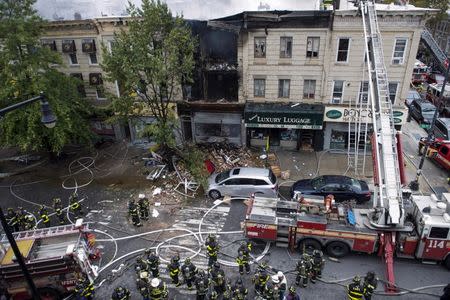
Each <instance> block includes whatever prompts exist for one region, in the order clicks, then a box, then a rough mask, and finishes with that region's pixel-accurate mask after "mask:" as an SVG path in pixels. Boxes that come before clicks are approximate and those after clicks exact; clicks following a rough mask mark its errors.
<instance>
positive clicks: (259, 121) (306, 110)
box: [244, 103, 324, 151]
mask: <svg viewBox="0 0 450 300" xmlns="http://www.w3.org/2000/svg"><path fill="white" fill-rule="evenodd" d="M323 111H324V106H323V105H320V104H303V103H302V104H300V103H285V104H282V103H247V104H246V105H245V109H244V123H245V127H246V130H247V131H246V134H247V144H248V145H250V146H254V147H262V146H265V145H266V144H267V142H269V146H271V147H281V148H283V149H291V150H298V149H301V150H315V151H321V150H322V147H323V137H322V134H321V133H322V125H323Z"/></svg>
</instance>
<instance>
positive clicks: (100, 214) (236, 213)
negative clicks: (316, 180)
mask: <svg viewBox="0 0 450 300" xmlns="http://www.w3.org/2000/svg"><path fill="white" fill-rule="evenodd" d="M420 130H422V129H421V128H420V127H418V125H417V124H415V123H414V121H413V122H411V123H408V124H406V125H405V126H404V137H405V138H404V139H403V141H404V142H403V144H404V152H405V155H408V158H409V159H410V161H409V160H408V161H407V174H408V176H409V178H408V179H409V180H412V179H413V178H414V176H413V174H414V173H415V168H414V164H418V159H419V158H418V157H417V153H416V152H417V148H416V147H417V146H416V141H417V140H418V138H420V135H421V133H422V131H423V130H422V131H420ZM424 133H425V132H424V131H423V134H424ZM409 137H412V138H409ZM408 138H409V139H408ZM128 151H129V149H128V148H127V149H125V148H121V149H119V150H117V152H116V153H114V154H113V155H110V156H111V158H112V160H109V161H108V162H104V163H103V164H100V163H99V162H98V161H97V163H96V164H95V168H91V169H90V170H91V171H90V172H88V171H86V170H85V172H84V174H83V173H82V172H80V173H77V172H79V171H80V170H72V171H71V172H67V169H64V168H67V167H68V162H67V163H65V164H63V165H58V166H54V165H53V166H52V168H54V169H55V170H52V172H50V170H49V171H48V172H45V171H43V170H42V169H40V170H39V171H36V172H32V173H30V174H22V175H20V176H15V177H11V178H6V179H3V180H2V181H1V182H0V196H1V197H2V202H3V205H4V206H5V207H7V206H14V207H16V206H20V205H22V206H24V207H25V208H26V209H28V210H30V211H35V210H36V209H37V208H36V205H37V204H41V203H43V204H45V205H49V206H50V205H51V198H52V197H55V196H59V197H61V198H62V199H63V202H64V201H67V199H68V196H69V194H70V192H71V190H70V189H63V188H62V185H61V184H62V182H65V183H66V185H70V181H66V178H67V173H77V177H76V179H72V184H73V181H74V180H76V181H77V183H78V185H83V183H86V185H85V186H83V187H82V188H80V189H79V190H78V193H79V194H80V196H81V197H83V198H86V200H85V201H84V202H83V206H84V208H85V211H86V212H89V214H88V215H87V216H86V218H85V220H86V221H89V222H93V223H92V227H94V228H97V229H98V230H100V231H103V232H105V233H108V234H111V235H112V236H113V237H115V238H118V237H127V236H131V235H135V234H139V233H145V232H149V231H154V230H157V229H163V228H169V229H172V230H179V231H173V232H170V233H169V234H158V233H152V234H148V235H145V236H141V237H134V238H130V239H126V240H123V241H118V242H117V245H118V252H117V255H116V258H117V257H121V256H124V255H128V254H130V253H132V252H133V251H136V250H139V249H145V248H149V247H155V246H157V245H160V246H161V248H159V250H160V251H161V252H160V253H161V258H162V259H163V260H168V259H169V258H170V257H171V256H172V255H173V254H174V252H175V251H177V252H179V254H180V256H181V257H182V258H185V257H187V256H191V255H193V254H194V253H196V252H199V253H200V254H201V255H197V256H195V257H194V258H193V262H194V263H195V264H196V265H197V266H198V267H199V268H202V269H206V267H207V260H206V258H205V257H204V254H205V250H204V249H200V248H199V242H198V241H197V240H196V238H195V237H193V236H184V237H181V238H175V239H171V240H170V241H169V242H168V243H167V242H164V241H166V240H168V239H170V238H172V237H175V236H177V235H180V234H186V232H187V230H189V231H192V232H195V233H197V232H198V230H199V224H200V222H202V224H203V225H202V227H201V230H202V231H214V232H219V233H221V232H230V231H240V230H241V222H242V221H243V220H244V216H245V211H246V206H245V205H244V204H243V201H242V200H235V201H232V202H231V203H230V204H221V205H219V206H218V207H216V208H214V209H212V210H211V211H210V212H209V213H208V214H207V215H206V216H205V213H206V212H208V211H209V209H210V208H211V207H212V206H213V202H212V201H211V200H209V199H206V198H205V197H204V196H199V197H198V198H197V199H193V200H189V201H186V202H185V203H183V204H182V205H177V206H174V207H171V206H170V205H169V204H167V205H166V204H164V199H158V200H159V201H160V202H162V205H161V206H152V210H156V211H157V212H158V216H156V217H152V218H151V219H150V220H149V221H144V226H143V227H140V228H135V227H133V226H132V225H131V224H130V223H129V221H128V220H127V210H126V203H127V201H128V200H129V199H136V198H137V195H138V193H140V192H143V191H144V192H145V193H146V194H148V193H150V192H149V186H148V182H146V181H145V180H141V179H140V177H139V176H141V175H138V174H130V173H127V172H125V171H123V170H122V169H121V168H122V167H121V165H122V164H124V163H125V164H126V163H128V164H129V165H131V167H133V166H135V165H136V162H135V161H133V160H131V159H130V157H133V156H137V155H142V153H137V154H136V153H133V154H131V153H129V152H128ZM130 151H131V150H130ZM80 155H81V154H80ZM98 157H101V155H99V156H98ZM279 158H280V162H281V167H282V169H283V170H285V169H287V168H290V169H291V175H292V176H291V179H290V180H289V181H284V182H285V183H283V184H282V185H281V187H280V193H281V196H282V197H284V198H288V197H289V194H288V192H289V187H290V185H291V184H292V181H293V180H296V179H300V178H308V177H313V176H316V175H318V174H319V175H323V174H343V173H346V174H349V175H355V176H356V175H358V174H354V173H352V172H354V170H351V169H348V168H347V165H346V163H347V159H348V158H347V156H346V155H345V154H332V153H313V152H307V153H303V152H290V153H280V154H279ZM294 160H295V161H294ZM138 161H139V160H138ZM84 164H85V165H86V164H87V162H84ZM295 166H297V167H295ZM367 168H368V169H367V170H366V172H364V173H363V174H361V172H360V173H359V174H360V175H358V176H359V177H360V178H364V179H365V180H368V181H369V182H371V174H370V171H371V169H370V163H368V165H367ZM59 169H62V170H59ZM58 170H59V172H58ZM53 172H54V173H55V174H53ZM91 173H92V174H91ZM141 177H142V176H141ZM424 178H426V179H427V181H428V182H429V183H430V185H431V187H430V186H429V185H428V184H427V181H424V183H423V184H421V192H423V193H429V192H430V191H432V190H437V189H439V188H443V189H447V185H446V184H445V181H444V178H446V177H444V173H443V172H442V170H441V169H439V167H438V166H436V165H434V164H433V163H431V162H429V161H426V162H425V168H424ZM368 205H369V204H368ZM204 216H205V217H204ZM196 236H197V237H198V236H199V235H198V234H197V235H196ZM205 236H206V235H205ZM205 236H203V237H205ZM97 239H98V240H99V242H98V245H99V247H100V248H101V249H102V251H103V258H102V261H101V266H100V268H102V267H104V266H105V265H106V264H107V262H108V261H110V260H111V258H112V256H113V253H114V248H115V247H114V243H113V242H112V241H101V240H102V239H109V238H108V237H107V236H106V235H105V236H104V235H103V234H102V233H98V234H97ZM243 239H244V236H243V234H242V233H238V234H234V233H229V234H221V235H220V238H219V242H220V246H221V252H220V254H219V258H220V259H223V260H225V261H227V264H229V263H233V262H234V258H235V257H236V254H237V248H238V246H239V243H240V242H241V241H242V240H243ZM163 242H164V243H163ZM165 246H173V247H172V248H164V247H165ZM265 246H266V245H265V243H257V245H256V247H255V251H254V253H253V256H254V257H257V256H259V255H260V254H261V253H262V252H263V249H264V248H265ZM180 247H184V248H180ZM189 249H190V250H189ZM141 253H142V252H140V253H137V254H136V255H129V256H126V257H125V258H124V259H122V260H120V261H118V262H117V263H116V264H114V265H112V266H111V267H110V268H108V269H106V270H105V271H103V272H102V273H101V275H100V277H99V279H98V281H97V284H99V283H102V284H101V286H100V287H98V288H97V291H96V293H97V294H96V295H97V296H96V298H97V299H109V297H110V295H111V293H112V291H113V289H114V288H115V287H117V286H118V285H122V286H125V287H127V288H129V289H130V290H131V291H132V299H142V298H141V297H140V295H139V294H138V292H137V290H136V286H135V279H136V275H135V271H134V262H135V259H136V257H137V255H139V254H141ZM325 257H326V256H325ZM263 259H264V260H267V262H268V264H269V265H270V266H272V267H273V268H274V269H276V270H282V271H283V272H286V274H287V276H288V285H290V284H292V283H293V281H294V280H295V275H294V274H293V273H292V270H293V269H294V267H295V263H296V260H298V259H299V254H298V253H296V252H294V253H290V252H288V251H287V250H286V249H285V248H277V247H275V246H274V245H271V246H270V250H269V252H268V253H267V255H266V256H265V257H264V258H263ZM166 265H167V263H166V262H163V263H162V264H161V269H160V270H161V277H162V278H163V279H164V281H165V282H166V283H168V286H169V288H170V295H171V296H170V298H171V299H195V295H194V292H192V291H188V290H187V289H186V286H184V285H183V286H181V287H178V288H175V287H174V286H173V285H171V284H170V280H169V277H168V273H167V271H166V269H165V267H166ZM223 268H224V269H225V272H226V275H227V277H229V278H230V279H231V280H232V282H234V281H235V280H236V279H237V278H238V277H239V275H238V272H237V267H228V266H223ZM254 269H255V266H254V265H253V266H252V270H254ZM369 270H373V271H375V272H376V273H377V276H378V277H379V278H380V279H383V278H384V274H385V268H384V263H383V261H382V259H381V258H380V257H377V256H376V255H362V254H352V255H350V256H348V257H345V258H342V259H340V260H339V261H338V262H336V261H332V260H329V259H328V258H327V257H326V263H325V269H324V272H323V279H324V281H336V280H341V279H346V278H351V277H352V276H354V275H356V274H359V275H364V274H365V273H366V272H367V271H369ZM395 275H396V282H397V284H398V285H399V286H401V287H403V288H408V289H413V288H418V287H423V286H429V285H441V284H447V283H449V282H450V275H449V271H448V270H446V269H445V268H444V267H443V266H441V265H429V264H422V263H421V262H420V261H416V260H406V259H396V260H395ZM243 280H244V283H245V284H246V285H247V287H248V288H249V291H250V294H249V299H254V297H255V296H254V294H253V288H252V283H251V278H250V275H244V276H243ZM343 283H347V282H345V281H344V282H343ZM377 291H379V292H383V284H382V283H380V284H379V287H378V289H377ZM426 291H427V292H430V293H433V294H434V295H440V294H441V293H442V288H440V287H438V288H432V289H429V290H426ZM299 292H300V294H301V295H302V299H312V300H314V299H346V296H345V295H346V293H345V288H344V287H343V286H341V285H338V284H336V283H325V282H318V283H316V284H315V285H313V284H310V285H309V286H308V287H307V288H306V289H299ZM386 298H387V296H382V295H380V296H376V297H374V299H386ZM397 298H400V299H436V297H432V296H428V295H423V294H422V295H419V294H407V295H403V296H400V297H397Z"/></svg>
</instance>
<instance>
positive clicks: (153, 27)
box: [102, 0, 196, 149]
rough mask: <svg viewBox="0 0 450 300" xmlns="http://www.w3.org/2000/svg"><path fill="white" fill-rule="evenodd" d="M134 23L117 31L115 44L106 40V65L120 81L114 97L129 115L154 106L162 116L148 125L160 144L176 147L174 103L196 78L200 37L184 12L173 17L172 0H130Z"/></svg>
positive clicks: (113, 78)
mask: <svg viewBox="0 0 450 300" xmlns="http://www.w3.org/2000/svg"><path fill="white" fill-rule="evenodd" d="M128 12H129V14H130V15H131V17H132V19H131V20H130V21H129V22H128V28H127V29H126V30H121V31H120V32H118V33H116V34H115V36H114V41H113V43H112V47H111V48H112V49H111V51H109V49H107V47H106V46H105V45H103V57H104V59H103V64H102V67H103V69H104V70H105V72H106V73H107V76H108V79H109V80H111V81H116V80H117V82H118V84H119V87H120V91H121V95H120V97H117V98H115V99H114V100H113V107H114V109H115V110H116V112H117V113H118V114H119V115H120V116H123V117H125V118H128V117H130V116H132V115H134V116H138V115H140V114H142V113H143V112H145V110H147V111H148V110H149V111H150V113H151V114H152V115H153V116H154V117H155V119H156V121H155V122H154V123H153V124H152V125H150V126H149V127H148V128H147V133H148V132H150V133H152V134H153V136H154V137H155V138H156V141H157V142H158V144H160V146H163V147H168V148H172V149H173V148H174V147H175V138H174V126H175V120H174V114H173V112H172V109H171V106H170V103H171V102H173V101H174V100H175V99H176V97H177V96H180V95H181V86H182V84H183V83H185V82H190V81H191V80H192V70H193V68H194V58H193V54H194V48H195V44H196V43H195V39H194V38H193V37H192V35H191V31H190V29H189V28H188V27H187V25H186V24H185V22H184V20H183V18H182V16H178V15H177V16H175V17H173V16H172V14H171V12H170V10H169V8H168V7H167V4H166V3H163V2H161V1H160V0H143V1H142V8H139V7H136V6H134V5H133V4H131V3H130V4H129V8H128Z"/></svg>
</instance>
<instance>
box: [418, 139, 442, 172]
mask: <svg viewBox="0 0 450 300" xmlns="http://www.w3.org/2000/svg"><path fill="white" fill-rule="evenodd" d="M426 144H427V138H426V137H422V138H421V139H420V141H419V154H420V155H423V154H425V153H424V151H425V146H426ZM426 156H427V157H428V158H429V159H431V160H433V161H435V162H436V163H437V164H439V165H440V166H442V167H443V168H444V169H446V170H447V171H450V141H448V140H444V139H440V138H435V139H434V140H432V141H431V142H430V144H429V146H428V151H427V153H426Z"/></svg>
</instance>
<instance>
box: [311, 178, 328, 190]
mask: <svg viewBox="0 0 450 300" xmlns="http://www.w3.org/2000/svg"><path fill="white" fill-rule="evenodd" d="M311 185H312V187H313V188H314V189H315V190H318V189H320V188H321V187H322V186H324V185H325V178H323V176H320V177H316V178H314V179H312V180H311Z"/></svg>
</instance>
